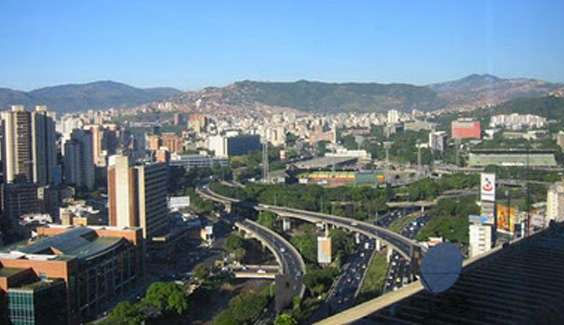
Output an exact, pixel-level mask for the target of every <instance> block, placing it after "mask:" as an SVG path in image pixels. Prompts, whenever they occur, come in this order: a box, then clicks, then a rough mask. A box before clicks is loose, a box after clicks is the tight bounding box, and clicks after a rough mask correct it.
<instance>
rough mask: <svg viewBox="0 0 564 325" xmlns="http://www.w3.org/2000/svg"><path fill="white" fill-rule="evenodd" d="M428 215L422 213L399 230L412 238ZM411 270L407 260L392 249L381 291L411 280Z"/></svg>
mask: <svg viewBox="0 0 564 325" xmlns="http://www.w3.org/2000/svg"><path fill="white" fill-rule="evenodd" d="M429 219H430V217H429V216H427V215H423V216H420V217H417V218H416V219H415V220H414V221H413V222H410V223H408V224H407V225H405V226H404V228H403V229H402V230H401V234H402V235H404V236H406V237H408V238H411V239H414V238H415V237H416V236H417V233H418V232H419V230H421V228H423V226H424V225H425V223H427V222H428V221H429ZM412 277H413V272H412V268H411V266H410V264H409V262H408V261H407V260H406V259H405V258H404V257H403V256H401V255H400V254H399V253H398V252H396V251H394V252H393V253H392V255H391V257H390V264H389V265H388V274H387V276H386V282H385V283H384V288H383V292H384V293H386V292H389V291H393V290H397V289H399V288H401V287H402V286H403V285H405V284H407V283H409V282H411V281H412V280H413V279H412Z"/></svg>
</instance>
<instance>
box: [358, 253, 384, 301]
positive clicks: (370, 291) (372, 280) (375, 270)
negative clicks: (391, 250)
mask: <svg viewBox="0 0 564 325" xmlns="http://www.w3.org/2000/svg"><path fill="white" fill-rule="evenodd" d="M387 270H388V263H387V261H386V254H380V253H376V254H375V255H374V257H372V261H371V262H370V265H368V270H367V271H366V277H365V278H364V282H363V283H362V288H360V293H359V295H358V299H359V301H366V300H368V299H372V298H375V297H377V296H379V295H380V294H381V290H382V286H383V284H384V280H385V279H386V273H387Z"/></svg>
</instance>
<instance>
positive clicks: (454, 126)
mask: <svg viewBox="0 0 564 325" xmlns="http://www.w3.org/2000/svg"><path fill="white" fill-rule="evenodd" d="M481 133H482V131H481V129H480V122H479V121H453V122H452V123H451V134H452V138H453V139H480V138H481V135H482V134H481Z"/></svg>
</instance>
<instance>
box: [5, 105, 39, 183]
mask: <svg viewBox="0 0 564 325" xmlns="http://www.w3.org/2000/svg"><path fill="white" fill-rule="evenodd" d="M1 117H2V130H3V144H2V159H3V163H4V182H6V183H12V182H14V181H15V180H26V181H33V157H32V139H31V138H32V135H31V113H30V112H28V111H26V110H25V108H24V107H23V106H19V105H18V106H12V109H11V110H10V111H6V112H2V113H1Z"/></svg>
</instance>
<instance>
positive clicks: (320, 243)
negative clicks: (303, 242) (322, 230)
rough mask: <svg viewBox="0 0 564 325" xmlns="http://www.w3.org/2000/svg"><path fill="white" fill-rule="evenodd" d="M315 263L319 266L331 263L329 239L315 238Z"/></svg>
mask: <svg viewBox="0 0 564 325" xmlns="http://www.w3.org/2000/svg"><path fill="white" fill-rule="evenodd" d="M317 262H318V263H319V264H329V263H331V238H330V237H321V236H320V237H317Z"/></svg>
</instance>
